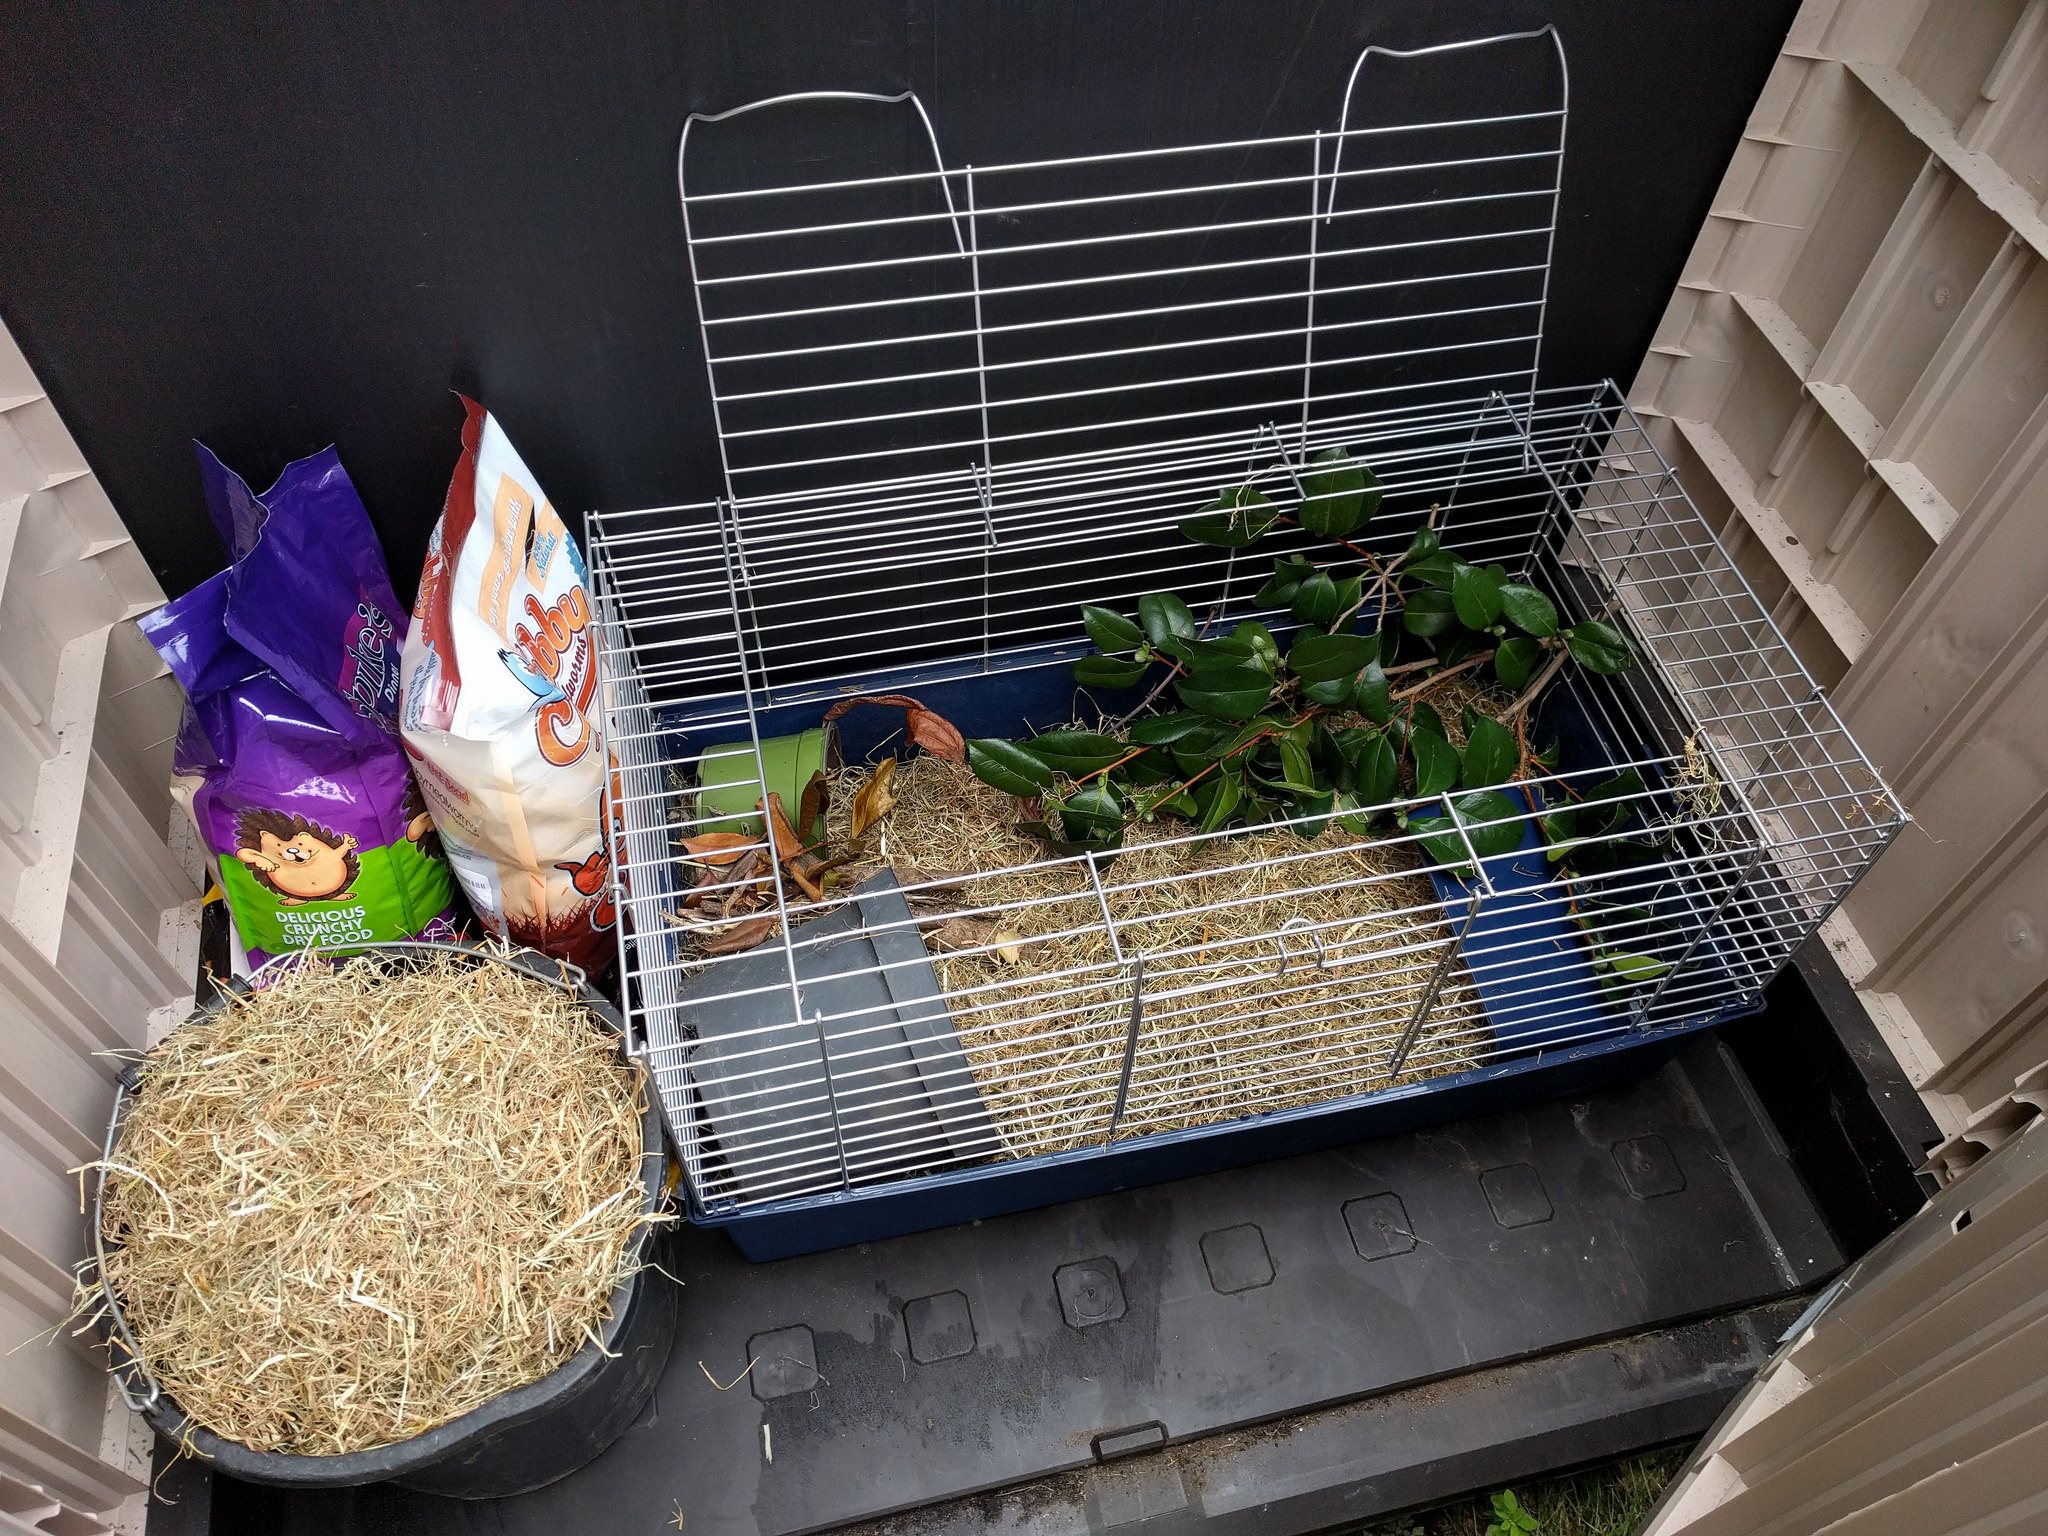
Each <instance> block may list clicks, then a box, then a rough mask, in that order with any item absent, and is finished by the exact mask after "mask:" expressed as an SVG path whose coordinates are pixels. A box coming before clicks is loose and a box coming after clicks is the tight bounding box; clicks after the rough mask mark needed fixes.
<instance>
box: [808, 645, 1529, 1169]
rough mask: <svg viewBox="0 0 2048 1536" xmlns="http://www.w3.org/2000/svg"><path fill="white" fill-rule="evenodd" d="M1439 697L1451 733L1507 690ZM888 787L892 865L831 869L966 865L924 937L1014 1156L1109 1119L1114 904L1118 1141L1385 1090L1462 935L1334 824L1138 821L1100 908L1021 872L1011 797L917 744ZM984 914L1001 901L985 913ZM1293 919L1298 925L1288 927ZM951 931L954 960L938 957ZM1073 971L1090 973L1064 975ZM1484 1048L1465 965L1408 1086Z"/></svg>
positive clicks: (1028, 858) (1058, 876) (1410, 860)
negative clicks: (1192, 829) (1410, 1027)
mask: <svg viewBox="0 0 2048 1536" xmlns="http://www.w3.org/2000/svg"><path fill="white" fill-rule="evenodd" d="M1460 684H1464V686H1459V685H1460ZM1431 701H1432V703H1434V704H1435V705H1436V706H1437V707H1438V708H1439V710H1441V711H1442V713H1443V715H1444V717H1445V723H1446V725H1447V727H1448V728H1449V730H1450V731H1451V733H1452V734H1453V735H1454V736H1457V737H1459V738H1460V739H1461V740H1462V734H1463V733H1462V731H1461V730H1460V729H1459V728H1458V725H1457V715H1458V712H1459V710H1461V709H1462V708H1463V707H1464V705H1465V704H1467V703H1470V704H1472V705H1474V707H1476V708H1479V709H1481V710H1485V711H1486V712H1488V713H1494V712H1496V711H1497V710H1498V709H1500V708H1501V707H1503V706H1504V705H1505V704H1506V702H1507V701H1506V700H1504V699H1500V698H1498V697H1497V696H1495V695H1492V694H1490V693H1488V692H1487V691H1485V690H1483V689H1480V688H1477V687H1474V686H1471V685H1470V684H1469V683H1466V682H1465V679H1463V678H1454V679H1449V680H1447V681H1446V683H1445V685H1444V686H1443V687H1442V688H1441V689H1439V690H1433V692H1432V700H1431ZM869 773H870V770H868V769H866V768H854V769H847V770H843V771H841V772H840V773H839V774H837V775H835V778H834V784H833V793H832V801H831V811H830V818H829V822H828V825H829V828H830V831H829V835H828V838H827V842H828V844H829V845H830V846H834V847H838V846H842V845H843V843H844V841H845V838H846V835H847V833H848V831H849V820H850V815H851V811H850V807H851V805H852V802H853V798H854V795H855V793H856V792H857V791H858V790H859V788H860V786H861V785H862V784H863V783H864V782H866V780H867V778H868V776H869ZM893 789H894V791H895V793H896V796H897V804H896V808H895V810H894V812H893V813H891V815H890V816H889V817H888V819H887V821H886V823H885V824H884V825H885V827H886V839H885V841H884V842H883V844H882V847H881V848H880V849H879V850H878V853H879V855H880V856H879V857H877V858H874V859H871V860H869V861H867V862H866V863H864V864H861V865H857V866H854V867H851V868H848V869H846V870H844V871H843V872H842V873H841V874H840V876H839V877H838V880H843V881H844V883H845V886H850V885H852V884H854V883H856V882H857V881H859V880H860V879H862V878H865V876H866V875H867V874H869V873H872V872H873V871H874V870H875V869H878V868H879V867H881V865H882V864H883V863H885V862H886V863H887V864H889V865H891V866H892V867H893V868H894V869H895V870H896V872H897V875H898V877H899V878H900V879H902V880H903V881H905V883H911V882H914V881H918V880H930V879H932V878H934V877H935V876H947V875H965V876H970V877H971V878H968V879H965V880H962V881H960V882H959V883H958V885H957V886H956V887H954V888H953V889H952V890H950V891H949V892H947V893H946V895H945V896H944V897H943V898H941V902H942V904H944V905H951V906H955V907H958V908H960V909H962V910H963V911H964V912H965V913H967V914H969V915H966V916H963V917H960V918H957V919H945V918H943V916H940V917H938V918H937V919H936V920H935V921H934V924H933V926H932V927H931V928H930V929H928V931H927V939H928V941H929V942H930V943H931V945H932V947H933V949H934V952H935V953H934V968H935V970H936V971H937V974H938V980H939V985H940V987H941V989H942V990H943V991H944V992H945V993H946V997H947V1003H948V1007H949V1009H950V1011H951V1013H952V1016H953V1023H954V1026H955V1029H956V1031H957V1032H958V1035H959V1037H960V1040H961V1043H962V1045H963V1047H964V1048H965V1050H966V1052H967V1055H968V1058H969V1060H970V1062H971V1064H972V1066H973V1070H974V1074H975V1078H976V1080H977V1082H978V1083H979V1085H980V1088H981V1091H982V1095H983V1098H984V1101H985V1102H986V1105H987V1108H988V1111H989V1114H990V1117H991V1119H992V1120H993V1121H994V1122H995V1124H996V1126H997V1127H998V1129H999V1131H1000V1133H1001V1134H1002V1136H1003V1138H1004V1142H1005V1146H1006V1150H1007V1152H1008V1154H1009V1155H1011V1156H1016V1157H1022V1156H1028V1155H1031V1154H1033V1153H1040V1152H1053V1151H1060V1150H1065V1149H1068V1148H1073V1147H1078V1146H1088V1145H1093V1144H1096V1143H1098V1142H1100V1141H1101V1140H1103V1139H1104V1137H1105V1135H1106V1134H1107V1133H1108V1131H1109V1128H1110V1121H1111V1117H1112V1114H1113V1111H1114V1107H1115V1100H1116V1086H1117V1079H1118V1075H1119V1072H1120V1069H1121V1066H1122V1060H1123V1053H1124V1049H1125V1042H1126V1034H1127V1030H1128V1027H1129V1022H1130V1000H1131V982H1132V970H1131V967H1130V966H1129V965H1128V963H1125V962H1120V961H1119V960H1118V959H1117V956H1116V954H1115V952H1114V950H1113V948H1112V946H1111V942H1110V938H1109V934H1108V932H1107V930H1106V929H1105V927H1104V925H1103V923H1102V905H1103V901H1104V900H1106V902H1107V905H1108V907H1109V910H1110V912H1111V913H1112V914H1113V916H1114V917H1115V919H1116V922H1117V925H1118V930H1119V932H1120V934H1121V935H1122V936H1123V941H1124V944H1125V948H1126V961H1128V959H1129V957H1130V954H1131V953H1132V952H1133V951H1134V950H1141V951H1143V952H1144V954H1145V955H1146V956H1147V962H1146V972H1145V997H1146V1006H1145V1011H1144V1017H1143V1023H1142V1027H1141V1030H1140V1034H1139V1040H1138V1046H1137V1050H1136V1053H1135V1057H1134V1060H1133V1063H1132V1072H1131V1082H1130V1088H1129V1093H1128V1097H1127V1100H1126V1104H1125V1109H1124V1114H1123V1118H1122V1119H1121V1121H1120V1122H1118V1125H1117V1134H1118V1135H1119V1136H1130V1135H1141V1134H1144V1133H1147V1132H1156V1131H1165V1130H1174V1129H1180V1128H1183V1127H1187V1126H1194V1125H1204V1124H1210V1123H1214V1122H1217V1121H1223V1120H1231V1119H1236V1118H1238V1117H1240V1116H1243V1115H1248V1114H1255V1113H1258V1112H1260V1111H1265V1110H1275V1109H1285V1108H1289V1107H1292V1106H1295V1105H1300V1104H1309V1103H1316V1102H1320V1101H1322V1100H1326V1099H1332V1098H1340V1097H1344V1096H1346V1095H1349V1094H1354V1093H1360V1092H1364V1091H1366V1090H1369V1089H1376V1088H1383V1087H1386V1086H1388V1085H1389V1084H1390V1083H1391V1082H1392V1081H1394V1079H1392V1078H1390V1077H1389V1076H1388V1075H1387V1073H1386V1070H1385V1065H1384V1064H1385V1062H1386V1060H1387V1057H1388V1055H1389V1053H1390V1052H1391V1050H1392V1049H1393V1046H1394V1044H1395V1042H1396V1041H1397V1040H1398V1039H1399V1038H1400V1035H1401V1033H1402V1031H1403V1030H1404V1029H1405V1028H1406V1026H1407V1024H1408V1021H1409V1019H1410V1017H1411V1016H1412V1014H1413V1013H1414V1010H1415V1007H1416V1005H1417V1004H1418V1003H1419V1002H1420V1000H1421V998H1422V996H1423V994H1424V992H1425V990H1426V988H1427V986H1428V982H1429V977H1430V973H1431V970H1432V969H1433V967H1434V965H1435V963H1436V960H1437V958H1438V955H1439V954H1440V952H1441V945H1442V944H1443V943H1444V942H1445V941H1447V940H1448V939H1449V938H1450V931H1449V929H1448V928H1447V927H1446V926H1445V925H1444V923H1443V921H1442V919H1441V910H1440V908H1435V907H1434V904H1435V902H1436V894H1435V889H1434V887H1433V886H1432V884H1431V882H1430V881H1429V879H1428V877H1427V876H1425V875H1423V874H1421V873H1420V872H1419V871H1420V869H1421V861H1420V860H1419V859H1418V858H1417V857H1416V856H1415V854H1414V853H1412V852H1411V851H1410V850H1409V849H1408V848H1407V847H1405V846H1390V845H1388V844H1386V843H1383V842H1376V841H1372V840H1366V839H1361V838H1357V837H1355V836H1353V835H1351V834H1348V833H1346V832H1343V831H1341V830H1339V829H1336V828H1332V829H1329V830H1327V831H1325V832H1323V833H1322V834H1321V835H1319V836H1318V837H1316V838H1314V839H1313V840H1303V839H1302V838H1300V837H1298V836H1297V835H1296V834H1294V833H1293V832H1291V831H1287V830H1280V831H1277V832H1269V833H1261V834H1256V835H1241V836H1235V837H1228V838H1218V839H1211V840H1206V841H1200V842H1188V841H1185V839H1186V838H1187V835H1188V828H1187V827H1186V825H1185V824H1183V823H1177V822H1174V821H1171V820H1167V821H1162V822H1160V823H1158V824H1155V825H1152V826H1138V827H1134V828H1133V829H1132V830H1131V832H1130V833H1129V834H1128V836H1127V838H1126V842H1125V846H1124V849H1123V851H1122V852H1121V853H1120V854H1119V856H1118V857H1117V858H1116V860H1115V861H1114V863H1112V864H1110V865H1109V866H1108V868H1107V869H1106V870H1104V871H1103V873H1102V881H1103V886H1104V896H1103V898H1101V899H1099V898H1098V897H1097V895H1096V893H1095V890H1094V888H1093V886H1092V884H1091V883H1090V882H1089V880H1088V876H1087V872H1086V870H1085V869H1083V868H1081V867H1079V866H1076V865H1067V866H1063V867H1059V868H1053V869H1024V868H1019V867H1018V866H1024V865H1031V864H1036V863H1043V862H1044V861H1045V860H1046V859H1047V858H1048V857H1049V856H1048V855H1047V853H1046V851H1045V850H1044V848H1043V847H1041V846H1040V845H1039V844H1038V843H1037V842H1036V841H1034V840H1032V839H1031V838H1029V837H1028V836H1026V835H1025V834H1023V833H1020V832H1018V831H1016V830H1015V829H1014V826H1013V823H1014V822H1015V821H1016V819H1017V811H1016V802H1015V801H1014V800H1013V799H1011V798H1010V797H1009V796H1007V795H1005V794H1003V793H1002V792H1001V791H1000V790H997V789H994V788H993V787H991V786H989V785H987V784H984V783H982V782H981V781H980V780H979V779H977V778H975V777H974V776H973V775H972V774H971V773H970V772H969V771H968V770H967V769H966V768H964V767H961V766H959V765H957V764H953V763H948V762H946V761H944V760H942V759H939V758H936V757H932V756H930V755H929V754H920V755H918V756H915V757H913V758H911V759H909V760H908V761H907V762H905V763H904V764H903V765H902V766H901V767H900V768H899V769H898V771H897V774H896V778H895V782H894V785H893ZM1268 860H1271V861H1274V862H1264V861H1268ZM1247 866H1258V867H1247ZM835 888H837V889H843V888H844V886H839V885H837V883H836V882H835ZM1012 904H1015V905H1012ZM993 907H1004V908H1007V909H1008V910H1005V911H1002V912H999V913H988V912H987V910H986V909H989V908H993ZM1205 909H1206V910H1205ZM1289 924H1292V925H1293V928H1295V929H1299V930H1301V931H1299V932H1293V931H1289V932H1281V930H1282V929H1283V925H1289ZM949 928H953V929H956V930H957V932H958V936H959V937H958V940H957V941H955V940H952V939H951V938H950V936H949V932H948V930H949ZM1310 932H1313V933H1314V934H1316V935H1317V936H1319V937H1320V939H1321V951H1320V954H1319V953H1318V951H1317V948H1316V945H1315V943H1314V941H1313V940H1312V939H1310V938H1309V936H1308V935H1309V933H1310ZM950 942H959V943H961V944H962V945H964V952H961V953H949V952H947V951H948V947H949V943H950ZM1077 967H1086V968H1088V969H1085V970H1083V971H1082V972H1081V973H1080V974H1078V975H1063V974H1061V973H1065V972H1069V971H1072V970H1074V969H1075V968H1077ZM1483 1056H1484V1044H1483V1016H1482V1015H1481V1014H1480V1012H1479V1010H1478V1006H1477V999H1476V998H1475V997H1474V996H1473V994H1472V991H1471V988H1470V983H1469V980H1468V979H1467V978H1466V977H1465V975H1464V973H1463V972H1462V971H1456V970H1454V971H1453V972H1452V974H1451V976H1450V978H1449V979H1448V982H1447V985H1446V986H1445V987H1444V989H1443V991H1442V992H1441V993H1440V994H1439V995H1438V997H1437V1000H1436V1002H1435V1004H1434V1005H1433V1007H1432V1009H1431V1013H1430V1017H1429V1022H1428V1024H1427V1026H1426V1027H1425V1029H1424V1032H1423V1033H1422V1035H1421V1036H1420V1038H1419V1039H1418V1040H1417V1042H1416V1045H1415V1048H1414V1054H1413V1055H1412V1056H1411V1058H1410V1061H1409V1063H1408V1065H1407V1066H1406V1067H1405V1068H1404V1070H1403V1072H1402V1074H1401V1078H1400V1080H1401V1081H1414V1080H1417V1079H1419V1078H1424V1077H1430V1076H1436V1075H1440V1074H1442V1073H1446V1072H1455V1071H1460V1070H1464V1069H1466V1068H1469V1067H1472V1066H1476V1065H1478V1064H1480V1062H1481V1061H1482V1060H1483Z"/></svg>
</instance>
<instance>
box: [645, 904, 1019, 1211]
mask: <svg viewBox="0 0 2048 1536" xmlns="http://www.w3.org/2000/svg"><path fill="white" fill-rule="evenodd" d="M853 895H854V899H853V900H852V901H851V902H849V903H847V904H846V905H845V906H842V907H839V908H837V909H835V910H834V911H832V912H830V913H828V914H827V915H825V916H824V917H820V918H817V919H815V920H813V921H811V922H808V923H804V924H801V925H799V926H798V927H797V928H796V929H794V930H793V932H794V935H795V936H796V937H797V938H799V939H801V940H804V941H805V942H803V943H801V944H799V945H798V946H797V948H796V950H795V955H796V972H797V981H798V987H799V992H798V997H799V1002H800V1006H801V1017H802V1018H803V1019H806V1020H814V1021H816V1026H815V1030H803V1029H793V1028H791V1027H789V1026H790V1024H791V1020H790V1017H789V981H788V975H789V972H788V962H787V960H786V959H785V957H784V955H783V952H782V949H781V947H780V946H779V945H778V944H765V945H763V946H762V947H761V948H760V949H758V950H756V951H755V952H754V953H752V954H749V955H744V956H740V957H737V958H735V959H732V960H728V961H726V962H725V963H724V964H723V965H722V966H720V967H719V968H717V971H716V973H715V976H713V977H709V978H705V977H700V978H698V986H699V988H700V989H701V990H705V991H708V992H710V993H712V994H715V996H716V1000H715V1001H710V1000H706V999H705V998H703V997H701V996H694V995H693V993H692V989H691V988H690V987H689V986H685V987H684V988H683V989H682V1003H683V1011H682V1014H681V1018H682V1021H683V1023H684V1024H685V1026H686V1027H688V1028H690V1029H692V1030H694V1031H695V1033H696V1037H697V1042H698V1043H697V1044H696V1045H695V1047H694V1048H693V1049H692V1051H691V1053H690V1058H689V1059H690V1071H691V1078H692V1081H693V1083H694V1085H695V1091H696V1094H697V1097H698V1099H699V1101H700V1102H701V1103H702V1104H703V1106H704V1112H705V1117H706V1120H707V1122H708V1124H709V1126H710V1128H711V1130H712V1132H713V1134H714V1135H715V1136H716V1138H717V1142H718V1151H719V1152H720V1153H721V1154H722V1155H723V1156H724V1157H725V1158H727V1159H728V1160H729V1161H730V1162H731V1164H732V1166H733V1169H734V1170H735V1172H736V1173H737V1175H738V1187H739V1190H740V1192H741V1193H742V1194H745V1193H748V1192H750V1191H754V1190H759V1191H760V1192H763V1193H768V1192H772V1191H773V1189H774V1187H775V1181H776V1179H777V1177H778V1175H786V1173H787V1168H788V1163H789V1159H790V1157H791V1148H792V1146H794V1145H801V1144H804V1143H806V1142H808V1141H810V1140H812V1139H816V1138H824V1137H830V1136H832V1135H833V1133H834V1130H835V1126H836V1129H837V1131H838V1133H839V1135H840V1137H841V1138H843V1139H844V1140H845V1141H846V1142H847V1143H849V1144H852V1145H855V1146H864V1147H866V1148H868V1149H869V1156H870V1160H871V1161H872V1160H873V1158H874V1156H875V1155H877V1153H878V1152H886V1151H888V1150H890V1149H892V1148H901V1149H902V1153H901V1156H900V1157H899V1158H898V1159H897V1160H895V1161H892V1162H891V1163H890V1164H889V1166H888V1167H887V1168H886V1169H885V1170H884V1174H886V1175H887V1176H897V1175H901V1174H906V1173H916V1172H918V1171H920V1168H919V1164H918V1161H917V1158H918V1157H919V1153H920V1149H922V1152H923V1154H924V1156H925V1157H926V1159H927V1160H928V1161H930V1162H935V1163H947V1162H951V1161H952V1160H953V1159H954V1158H956V1157H963V1156H964V1157H975V1158H978V1157H986V1156H991V1155H993V1154H994V1153H996V1152H997V1151H999V1150H1000V1148H1001V1139H1000V1137H999V1136H998V1134H997V1132H996V1129H995V1126H994V1125H993V1124H992V1123H991V1122H990V1120H989V1118H988V1115H987V1112H986V1111H985V1110H984V1109H983V1107H982V1102H981V1090H980V1088H979V1087H978V1086H976V1084H975V1080H974V1073H973V1071H972V1069H971V1068H970V1066H969V1064H968V1061H967V1057H966V1055H965V1053H964V1052H962V1050H961V1049H960V1042H959V1039H958V1037H957V1036H956V1035H955V1034H954V1032H953V1021H952V1017H951V1015H950V1014H948V1013H947V1011H946V1005H945V1002H944V1001H943V998H942V996H941V994H940V991H939V984H938V978H937V977H935V976H934V975H933V974H932V968H931V958H930V956H929V954H928V953H927V951H926V949H925V946H924V941H923V940H922V939H920V938H919V937H918V933H917V927H916V923H915V919H914V918H913V916H912V914H911V911H910V905H909V903H908V902H906V901H905V900H904V898H903V893H902V891H901V890H900V889H899V888H898V886H897V883H896V876H895V875H894V874H893V873H891V872H890V871H888V870H883V871H881V872H880V873H878V874H876V875H874V876H872V877H870V878H869V879H867V880H865V881H863V882H862V883H861V885H860V886H859V887H857V888H856V890H855V891H854V893H853ZM881 1176H884V1175H883V1174H876V1173H873V1172H871V1173H870V1174H869V1176H868V1177H869V1179H870V1180H872V1179H874V1178H876V1177H881Z"/></svg>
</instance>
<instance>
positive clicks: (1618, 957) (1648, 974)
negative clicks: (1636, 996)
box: [1593, 949, 1671, 981]
mask: <svg viewBox="0 0 2048 1536" xmlns="http://www.w3.org/2000/svg"><path fill="white" fill-rule="evenodd" d="M1593 963H1594V964H1596V965H1604V966H1605V967H1607V969H1609V970H1610V971H1613V972H1615V973H1616V974H1617V975H1619V976H1620V977H1621V978H1622V979H1623V980H1625V981H1655V980H1656V979H1657V978H1658V977H1659V976H1662V975H1663V974H1665V972H1667V971H1669V970H1670V969H1671V966H1670V965H1669V963H1667V962H1666V961H1663V960H1659V959H1657V958H1656V956H1654V955H1631V954H1628V953H1627V952H1625V951H1623V950H1619V949H1601V950H1595V951H1594V954H1593Z"/></svg>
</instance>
